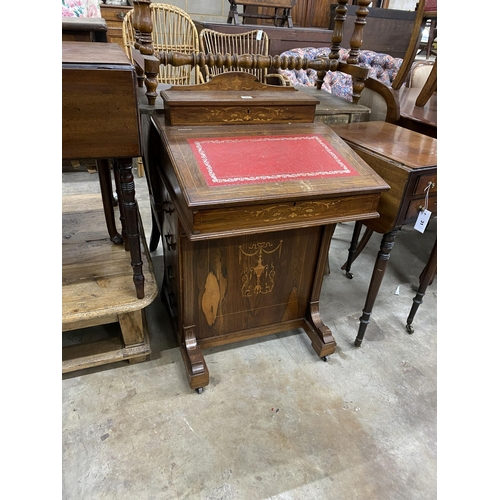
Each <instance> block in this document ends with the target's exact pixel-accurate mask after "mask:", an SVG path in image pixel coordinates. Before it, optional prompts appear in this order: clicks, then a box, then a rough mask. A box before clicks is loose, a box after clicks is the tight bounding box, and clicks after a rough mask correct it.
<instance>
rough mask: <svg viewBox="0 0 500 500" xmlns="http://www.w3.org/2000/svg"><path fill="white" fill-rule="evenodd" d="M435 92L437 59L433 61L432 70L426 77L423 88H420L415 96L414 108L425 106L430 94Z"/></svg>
mask: <svg viewBox="0 0 500 500" xmlns="http://www.w3.org/2000/svg"><path fill="white" fill-rule="evenodd" d="M436 90H437V59H436V60H435V61H434V64H433V66H432V70H431V72H430V74H429V76H428V77H427V81H426V82H425V84H424V86H423V87H422V90H421V91H420V93H419V94H418V96H417V99H416V100H415V106H419V107H423V106H425V105H426V104H427V103H428V102H429V99H430V98H431V97H432V94H434V92H436Z"/></svg>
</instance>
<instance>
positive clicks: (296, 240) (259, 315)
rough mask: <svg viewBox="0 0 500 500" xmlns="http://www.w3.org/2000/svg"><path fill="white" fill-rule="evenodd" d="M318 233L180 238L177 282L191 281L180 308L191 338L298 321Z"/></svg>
mask: <svg viewBox="0 0 500 500" xmlns="http://www.w3.org/2000/svg"><path fill="white" fill-rule="evenodd" d="M321 234H322V228H321V227H313V228H307V229H301V230H291V231H277V232H272V233H265V234H253V235H248V236H241V237H237V238H223V239H217V240H205V241H200V242H191V241H189V240H188V239H187V238H182V239H181V240H182V245H183V247H184V248H185V249H186V251H185V252H184V251H183V253H182V256H183V258H184V259H185V260H184V261H183V262H182V268H183V279H184V282H185V283H190V279H191V278H192V283H194V289H193V290H192V291H191V292H192V293H190V294H189V295H190V296H191V297H188V296H186V297H184V298H183V300H184V302H183V307H184V308H185V310H186V314H185V316H186V318H192V320H193V323H194V324H195V325H196V327H197V338H198V339H200V340H202V339H207V338H215V337H219V336H223V335H227V334H229V333H233V332H238V331H241V330H246V329H251V328H259V327H262V326H265V325H271V324H277V323H280V322H285V321H291V320H295V319H301V318H304V317H305V315H306V311H307V304H308V300H309V298H310V293H311V286H312V281H313V278H314V270H315V266H316V259H317V255H318V249H319V244H320V238H321ZM193 255H196V258H191V257H190V256H193ZM189 309H191V311H189Z"/></svg>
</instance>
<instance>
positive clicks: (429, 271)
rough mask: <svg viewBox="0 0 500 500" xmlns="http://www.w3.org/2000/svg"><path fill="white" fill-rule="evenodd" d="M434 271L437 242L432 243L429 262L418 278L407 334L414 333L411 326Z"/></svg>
mask: <svg viewBox="0 0 500 500" xmlns="http://www.w3.org/2000/svg"><path fill="white" fill-rule="evenodd" d="M436 269H437V240H436V241H435V242H434V246H433V247H432V251H431V254H430V256H429V260H428V261H427V264H426V266H425V268H424V270H423V272H422V274H421V276H420V285H419V287H418V291H417V294H416V295H415V297H413V305H412V306H411V310H410V314H409V315H408V318H407V320H406V331H407V332H408V333H413V332H414V329H413V326H412V323H413V318H414V317H415V314H416V313H417V310H418V308H419V306H420V304H421V303H422V301H423V298H424V295H425V291H426V290H427V287H428V286H429V283H430V282H431V281H432V279H433V278H434V275H435V274H436Z"/></svg>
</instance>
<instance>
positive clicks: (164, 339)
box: [62, 172, 437, 500]
mask: <svg viewBox="0 0 500 500" xmlns="http://www.w3.org/2000/svg"><path fill="white" fill-rule="evenodd" d="M75 192H98V182H97V176H96V175H95V174H89V173H87V172H71V173H67V172H66V173H63V194H70V193H75ZM136 194H137V199H138V202H139V207H140V211H141V216H142V220H143V225H144V228H145V232H146V236H147V237H149V234H150V228H151V220H150V210H149V205H148V203H149V200H148V194H147V186H146V180H145V178H137V177H136ZM352 228H353V223H349V224H340V225H338V226H337V230H336V232H335V234H334V236H333V239H332V245H331V249H330V268H331V273H330V275H328V276H325V279H324V285H323V290H322V296H321V313H322V318H323V321H324V322H325V324H326V325H328V326H329V327H330V328H331V329H332V332H333V335H334V337H335V339H336V341H337V343H338V347H337V351H336V352H335V353H334V354H333V355H332V356H330V357H329V358H328V361H327V362H324V361H322V360H321V359H319V358H318V357H317V355H316V354H315V352H314V351H313V349H312V347H311V345H310V341H309V338H308V337H307V335H306V334H305V333H304V332H303V331H301V330H296V331H289V332H283V333H280V334H278V335H270V336H268V337H263V338H261V339H254V340H251V341H244V342H240V343H236V344H231V345H227V346H223V347H218V348H213V349H208V350H206V351H204V354H205V359H206V362H207V365H208V368H209V371H210V384H209V385H208V387H206V388H205V390H204V391H203V393H202V394H197V393H196V392H194V391H193V390H191V389H190V388H189V385H188V382H187V379H186V375H185V370H184V365H183V362H182V359H181V354H180V351H179V350H178V348H177V347H176V340H175V335H174V333H173V331H172V326H171V323H170V321H169V318H168V316H167V313H166V309H165V308H164V306H163V305H162V303H161V301H160V299H159V298H157V299H156V300H155V301H154V302H153V304H152V305H151V306H150V307H149V308H148V309H147V311H146V312H147V318H148V325H149V333H150V337H151V345H152V349H153V352H152V354H151V356H150V358H149V359H148V360H147V361H146V362H144V363H139V364H135V365H131V364H128V362H120V363H115V364H112V365H107V366H102V367H96V368H93V369H88V370H84V371H81V372H75V373H71V374H67V375H63V377H62V492H63V495H62V498H64V499H65V500H73V499H75V500H76V499H78V500H83V499H89V500H90V499H91V500H96V499H99V500H104V499H122V500H129V499H130V500H143V499H144V500H146V499H147V500H151V499H154V500H156V499H160V500H161V499H207V500H209V499H210V500H211V499H214V500H215V499H220V500H222V499H224V500H226V499H238V500H246V499H256V500H261V499H294V500H295V499H307V500H310V499H336V500H343V499H346V500H351V499H360V500H368V499H377V500H379V499H381V500H399V499H401V500H408V499H411V500H420V499H421V500H429V499H433V498H436V497H437V370H436V365H437V325H436V323H437V278H436V279H435V280H434V283H433V284H432V285H431V286H429V288H428V290H427V293H426V295H425V297H424V302H423V304H422V305H421V306H420V309H419V311H418V312H417V315H416V317H415V321H414V327H415V333H414V334H413V335H409V334H408V333H406V331H405V323H406V317H407V315H408V312H409V310H410V307H411V304H412V298H413V297H414V295H415V290H414V288H413V287H414V286H415V285H416V284H417V283H418V276H419V274H420V272H421V270H422V269H423V267H424V265H425V262H426V259H427V256H428V254H429V252H430V249H431V247H432V245H433V242H434V239H435V237H436V232H437V221H436V220H432V221H431V222H430V224H429V226H428V228H427V230H426V231H425V233H423V234H421V233H419V232H418V231H416V230H414V229H413V228H412V227H404V228H403V229H402V230H401V231H400V234H398V236H397V237H396V243H395V246H394V249H393V251H392V254H391V259H390V261H389V265H388V269H387V273H386V275H385V278H384V281H383V283H382V286H381V289H380V292H379V295H378V299H377V302H376V304H375V307H374V310H373V314H372V320H371V323H370V324H369V326H368V328H367V332H366V335H365V340H364V342H363V345H362V347H360V348H356V347H354V338H355V336H356V333H357V328H358V324H359V321H358V319H359V316H360V315H361V310H362V308H363V305H364V300H365V296H366V291H367V288H368V284H369V280H370V276H371V272H372V269H373V263H374V259H375V256H376V253H377V251H378V246H379V243H380V236H379V235H375V236H374V237H373V238H372V240H371V241H370V242H369V244H368V246H367V247H366V248H365V250H364V252H363V253H362V254H361V255H360V256H359V257H358V259H357V260H356V262H355V263H354V265H353V268H352V271H353V273H354V279H352V280H349V279H347V278H346V277H345V275H344V273H343V272H342V271H341V270H340V267H341V265H342V264H343V262H344V261H345V258H346V256H347V248H348V246H349V241H350V237H351V233H352ZM152 258H153V262H154V265H155V270H156V272H157V277H158V283H159V285H160V284H161V276H162V255H161V248H160V249H159V250H158V251H156V252H155V253H153V254H152ZM398 292H399V293H398ZM71 333H72V334H73V337H72V338H73V339H74V338H76V337H78V334H81V337H82V338H84V337H85V336H86V335H94V334H95V333H96V332H90V333H89V332H86V331H80V332H71Z"/></svg>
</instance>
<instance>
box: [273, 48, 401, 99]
mask: <svg viewBox="0 0 500 500" xmlns="http://www.w3.org/2000/svg"><path fill="white" fill-rule="evenodd" d="M329 54H330V47H319V48H318V47H303V48H299V49H292V50H288V51H286V52H283V53H282V54H281V56H289V57H303V58H306V59H316V58H318V57H328V55H329ZM348 56H349V50H347V49H340V51H339V58H340V60H341V61H347V57H348ZM358 62H359V65H360V66H362V67H365V68H368V69H369V73H368V76H370V77H372V78H375V79H377V80H379V81H381V82H382V83H384V84H386V85H388V86H390V85H391V84H392V81H393V80H394V78H395V77H396V74H397V72H398V70H399V68H400V67H401V63H402V62H403V59H400V58H395V57H392V56H390V55H388V54H379V53H378V52H373V51H371V50H361V51H360V54H359V58H358ZM278 71H279V73H281V74H282V75H285V76H286V77H288V78H289V80H290V83H291V84H292V85H293V86H306V87H314V86H315V85H316V77H317V72H316V71H315V70H314V69H306V70H304V69H299V70H287V69H280V70H278ZM321 88H322V89H323V90H326V91H327V92H331V93H332V94H333V95H336V96H338V97H342V98H343V99H346V100H347V101H352V78H351V76H350V75H346V74H345V73H342V72H340V71H327V73H326V76H325V79H324V82H323V86H322V87H321Z"/></svg>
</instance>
